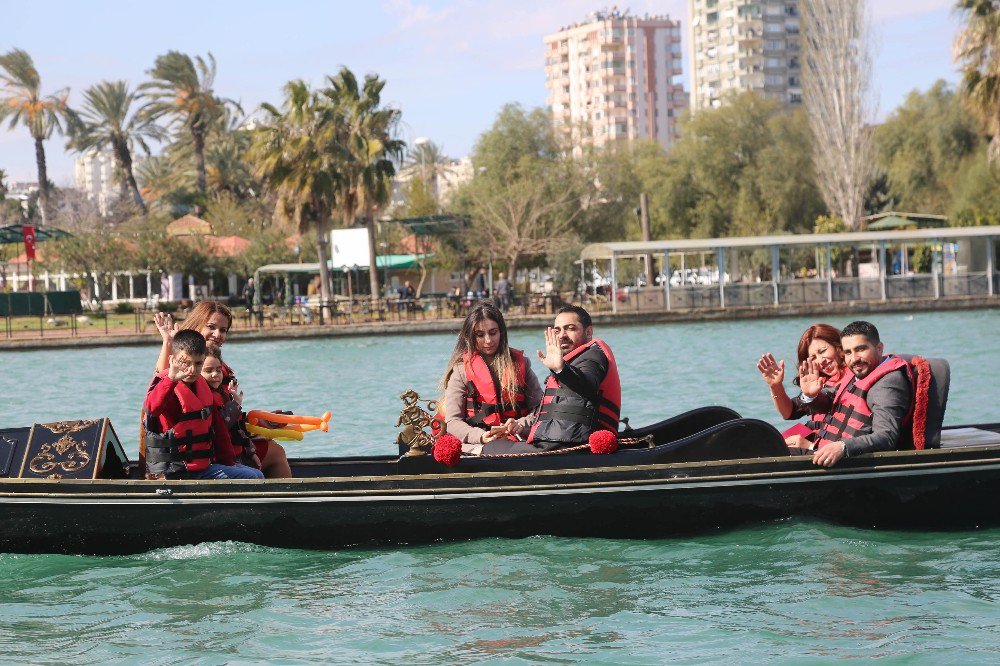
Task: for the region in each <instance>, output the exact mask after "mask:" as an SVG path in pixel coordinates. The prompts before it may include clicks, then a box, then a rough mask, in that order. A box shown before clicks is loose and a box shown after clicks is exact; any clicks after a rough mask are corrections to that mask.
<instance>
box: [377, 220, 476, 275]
mask: <svg viewBox="0 0 1000 666" xmlns="http://www.w3.org/2000/svg"><path fill="white" fill-rule="evenodd" d="M392 222H398V223H399V224H402V225H403V226H405V227H407V228H409V230H410V231H412V232H413V233H415V234H417V235H418V236H439V235H441V234H446V233H450V232H453V231H458V230H459V229H463V228H465V226H466V222H467V220H466V219H465V218H464V217H462V216H461V215H422V216H420V217H402V218H398V219H393V220H392ZM381 267H382V266H381V264H380V265H379V268H381ZM390 268H391V266H390Z"/></svg>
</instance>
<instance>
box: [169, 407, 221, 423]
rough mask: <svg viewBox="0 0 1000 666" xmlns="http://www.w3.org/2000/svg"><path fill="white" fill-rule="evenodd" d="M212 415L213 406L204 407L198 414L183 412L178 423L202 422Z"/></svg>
mask: <svg viewBox="0 0 1000 666" xmlns="http://www.w3.org/2000/svg"><path fill="white" fill-rule="evenodd" d="M211 415H212V407H211V406H208V407H202V408H201V409H199V410H198V411H196V412H182V413H181V415H180V417H179V418H178V419H177V421H178V422H180V421H202V420H204V419H207V418H208V417H209V416H211Z"/></svg>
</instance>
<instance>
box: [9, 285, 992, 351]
mask: <svg viewBox="0 0 1000 666" xmlns="http://www.w3.org/2000/svg"><path fill="white" fill-rule="evenodd" d="M585 306H586V304H585ZM997 307H1000V296H996V295H994V296H970V297H952V298H940V299H937V300H933V301H929V300H927V299H925V298H919V299H894V300H885V301H881V300H857V301H849V300H847V301H836V302H833V303H826V302H824V303H808V302H806V303H782V304H780V305H777V306H776V305H773V304H770V305H748V306H737V305H729V306H728V307H725V308H721V307H701V308H691V309H671V310H669V311H668V310H664V309H638V310H629V309H628V308H625V307H623V308H622V309H621V310H619V312H618V313H612V312H606V311H605V312H599V311H594V312H592V315H593V319H594V326H595V327H600V326H619V325H638V324H669V323H682V322H699V321H731V320H744V319H762V318H769V317H815V318H816V319H817V320H823V321H829V320H832V319H847V318H850V319H858V318H866V317H867V318H875V317H876V316H877V315H878V314H885V313H894V312H927V311H941V310H981V309H992V308H997ZM461 321H462V320H461V319H457V318H452V319H426V320H421V319H414V320H404V321H391V322H371V323H358V324H340V325H336V326H287V327H275V328H252V329H247V328H235V329H233V331H232V332H231V334H230V338H229V342H230V343H237V344H238V343H241V342H254V341H259V340H293V339H301V338H336V337H368V336H373V335H420V334H429V333H457V332H458V330H459V328H460V326H461ZM551 322H552V315H551V314H533V315H520V316H517V315H515V316H509V317H508V319H507V324H508V327H509V328H512V329H537V330H539V331H540V330H541V329H542V328H544V327H545V326H547V325H549V324H550V323H551ZM159 344H160V337H159V335H158V334H157V333H156V332H155V331H153V332H152V333H149V334H142V335H137V334H134V333H130V334H127V335H114V334H109V335H99V336H80V337H60V338H31V339H8V340H2V339H0V351H15V350H39V349H65V348H84V347H117V346H122V345H150V346H152V345H159Z"/></svg>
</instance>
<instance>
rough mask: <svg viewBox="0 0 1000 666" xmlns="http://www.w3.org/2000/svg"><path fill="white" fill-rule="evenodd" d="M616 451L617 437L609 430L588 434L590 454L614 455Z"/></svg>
mask: <svg viewBox="0 0 1000 666" xmlns="http://www.w3.org/2000/svg"><path fill="white" fill-rule="evenodd" d="M617 450H618V436H617V435H615V433H613V432H611V431H610V430H595V431H594V432H592V433H590V452H591V453H598V454H602V453H614V452H615V451H617Z"/></svg>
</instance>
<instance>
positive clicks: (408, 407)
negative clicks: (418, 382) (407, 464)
mask: <svg viewBox="0 0 1000 666" xmlns="http://www.w3.org/2000/svg"><path fill="white" fill-rule="evenodd" d="M399 399H400V400H402V401H403V409H402V410H401V411H400V412H399V419H397V420H396V427H397V428H400V427H401V428H402V430H401V431H400V433H399V435H398V437H397V441H398V442H399V443H400V444H402V445H404V446H408V447H410V450H409V451H407V452H406V455H408V456H424V455H427V454H428V453H430V450H431V446H432V445H433V444H434V438H433V437H432V436H431V435H430V434H429V433H427V432H425V431H424V429H425V428H431V429H432V431H434V430H436V431H437V432H440V433H443V432H444V421H443V420H442V419H441V417H439V416H432V415H431V414H432V413H433V412H435V411H437V401H436V400H423V399H422V398H421V397H420V394H418V393H417V392H416V391H414V390H413V389H410V390H409V391H406V392H405V393H402V394H401V395H400V396H399ZM420 403H426V405H427V409H426V410H424V408H423V407H421V406H420ZM435 423H436V424H437V426H436V427H435V425H434V424H435Z"/></svg>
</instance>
